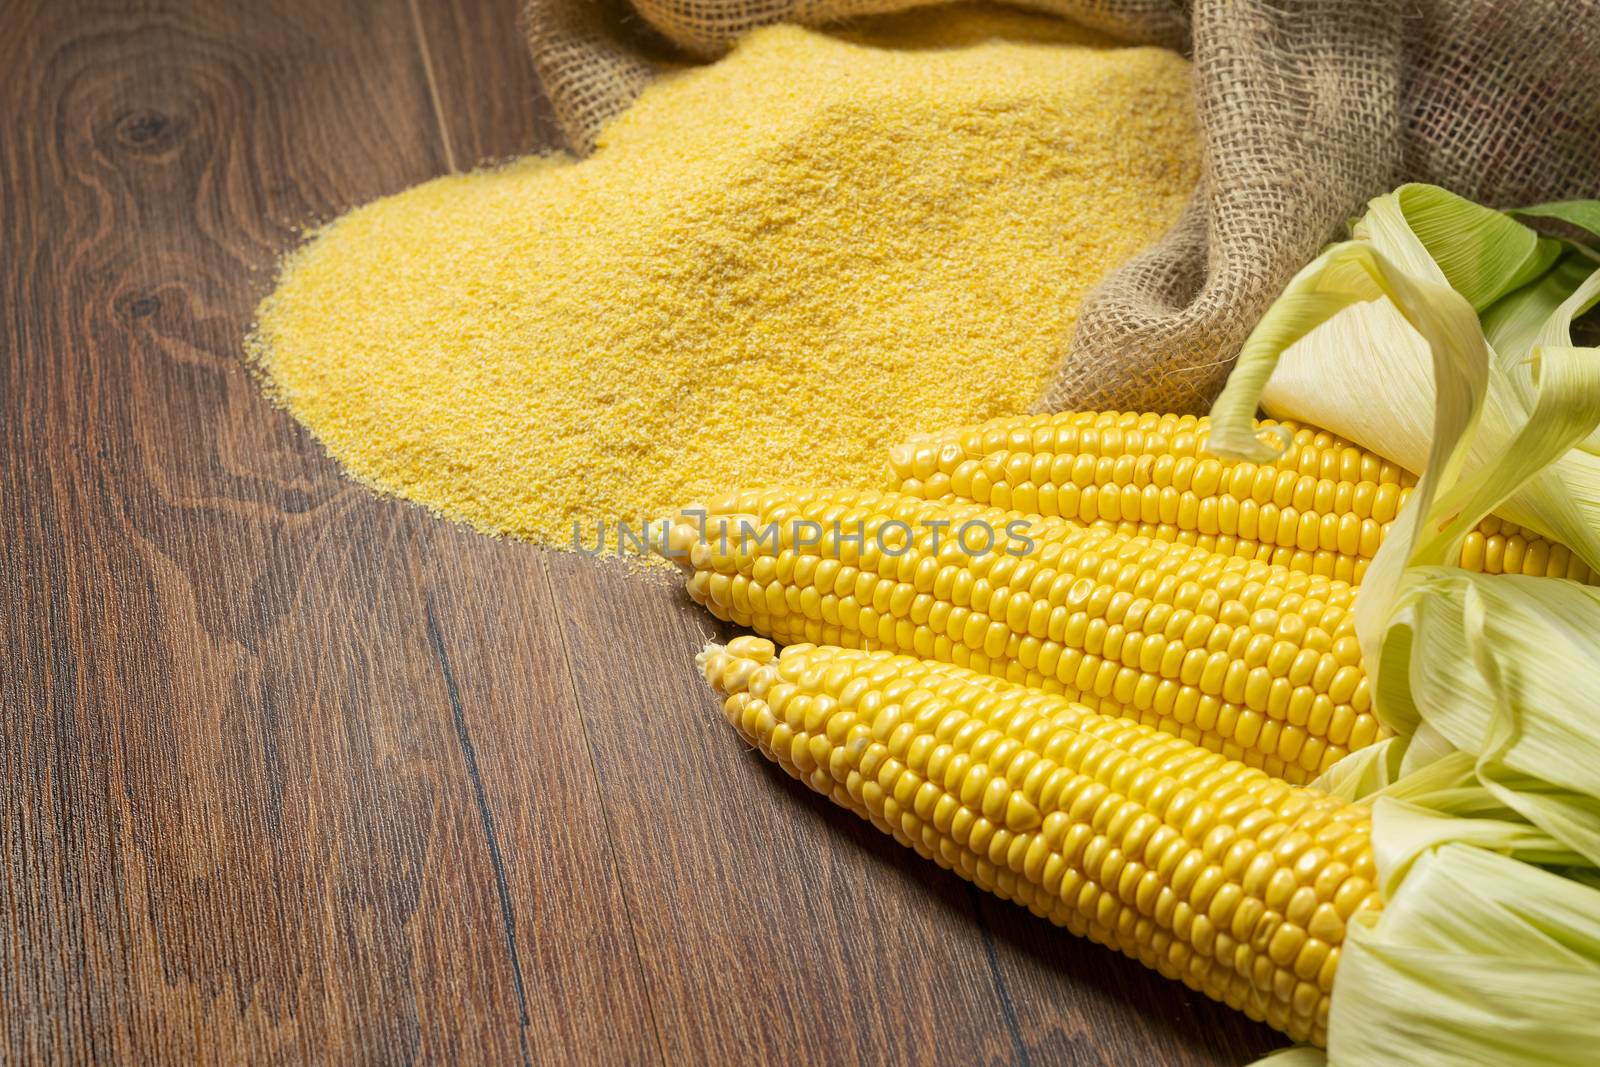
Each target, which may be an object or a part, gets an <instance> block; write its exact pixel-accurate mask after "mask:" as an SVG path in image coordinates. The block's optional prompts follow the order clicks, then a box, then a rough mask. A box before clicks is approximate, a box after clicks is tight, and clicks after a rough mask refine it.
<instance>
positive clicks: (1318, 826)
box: [698, 637, 1381, 1044]
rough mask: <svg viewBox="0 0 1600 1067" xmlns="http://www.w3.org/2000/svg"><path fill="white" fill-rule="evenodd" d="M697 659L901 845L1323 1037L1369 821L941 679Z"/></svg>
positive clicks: (934, 669) (1359, 899)
mask: <svg viewBox="0 0 1600 1067" xmlns="http://www.w3.org/2000/svg"><path fill="white" fill-rule="evenodd" d="M698 662H699V666H700V668H701V670H702V672H703V673H704V674H705V676H706V679H707V680H708V681H709V682H710V683H711V685H712V686H713V687H714V688H715V689H716V690H718V691H719V692H720V693H722V694H724V695H725V698H726V699H725V701H724V704H723V711H724V714H725V715H726V717H727V719H728V721H729V722H730V723H732V724H733V725H734V727H735V728H736V729H738V730H739V732H740V733H741V734H742V735H743V736H744V737H745V738H746V739H747V740H748V741H750V742H752V743H754V744H755V745H757V746H758V747H759V748H760V749H761V751H762V753H763V754H765V755H766V756H767V757H768V758H769V759H771V760H773V761H774V762H776V763H778V764H779V765H780V766H782V767H783V768H784V770H786V771H787V772H788V773H789V774H791V775H793V776H794V777H796V778H799V779H800V780H801V781H803V782H805V783H807V784H808V785H809V786H810V787H811V788H812V789H815V790H816V791H818V792H820V793H822V794H824V795H826V796H829V797H831V798H832V799H833V800H834V801H835V802H836V803H838V804H840V805H841V806H843V807H846V808H849V809H850V810H851V811H854V812H855V813H856V814H858V815H860V816H862V817H863V818H866V819H868V820H870V821H871V822H872V823H873V824H874V825H876V826H877V827H878V828H879V829H880V830H883V831H884V832H886V833H888V834H891V835H893V836H894V837H895V839H896V840H898V841H899V842H900V843H901V844H904V845H907V846H909V847H911V848H914V849H916V850H917V852H919V853H920V854H921V855H923V856H924V857H926V858H928V859H932V860H934V861H935V862H937V863H939V864H940V865H941V866H944V867H947V868H950V869H952V870H954V871H956V872H957V873H959V874H960V875H961V876H962V877H964V878H967V879H968V880H970V881H972V882H975V883H976V884H977V885H979V886H981V887H982V888H984V889H987V890H989V891H990V892H993V893H995V894H997V895H999V896H1001V897H1003V898H1005V899H1008V900H1015V901H1016V902H1018V903H1020V904H1022V905H1024V906H1026V907H1027V908H1029V909H1030V910H1031V911H1033V912H1034V913H1035V914H1037V915H1040V916H1043V917H1044V918H1047V919H1049V920H1050V921H1051V922H1054V923H1056V924H1057V925H1059V926H1065V927H1066V928H1067V929H1069V930H1071V931H1072V932H1073V933H1075V934H1078V935H1080V936H1087V937H1089V938H1092V939H1093V940H1095V941H1097V942H1100V943H1101V944H1104V945H1107V946H1109V947H1112V948H1115V949H1118V950H1120V951H1121V952H1123V953H1125V954H1127V955H1128V956H1131V957H1133V958H1134V959H1137V960H1139V961H1140V962H1142V963H1144V964H1145V965H1146V966H1148V967H1152V968H1154V969H1156V970H1157V971H1159V972H1160V973H1161V974H1163V975H1166V976H1167V977H1169V978H1175V979H1179V980H1181V981H1183V982H1184V983H1185V984H1186V985H1188V986H1189V987H1190V988H1192V989H1194V990H1197V991H1199V992H1202V993H1204V994H1206V995H1207V996H1209V997H1213V998H1215V999H1217V1000H1220V1001H1222V1002H1224V1003H1226V1004H1229V1005H1231V1006H1233V1007H1235V1008H1238V1009H1240V1010H1242V1011H1244V1012H1245V1013H1247V1014H1248V1015H1250V1017H1251V1018H1254V1019H1257V1020H1263V1021H1265V1022H1267V1023H1268V1024H1270V1025H1272V1026H1274V1027H1276V1028H1277V1029H1279V1030H1281V1031H1283V1032H1284V1033H1286V1034H1288V1035H1289V1036H1290V1037H1292V1038H1294V1039H1295V1040H1299V1041H1312V1042H1314V1043H1316V1044H1325V1043H1326V1037H1327V1025H1328V1004H1329V995H1330V994H1331V993H1332V991H1333V988H1334V977H1335V974H1336V972H1337V969H1338V965H1339V954H1340V946H1341V943H1342V941H1343V938H1344V931H1345V927H1346V924H1347V923H1348V922H1349V921H1350V918H1351V916H1352V915H1354V914H1355V913H1356V912H1358V911H1361V910H1363V909H1376V908H1378V907H1380V906H1381V901H1380V897H1379V894H1378V892H1377V891H1376V889H1375V888H1374V885H1375V882H1376V872H1375V868H1374V864H1373V854H1372V846H1371V820H1370V815H1369V812H1368V809H1366V808H1365V807H1362V806H1360V805H1355V804H1350V803H1347V802H1345V801H1342V800H1339V799H1337V798H1335V797H1332V796H1329V795H1327V794H1324V793H1322V792H1320V791H1318V790H1313V789H1303V788H1295V787H1293V786H1290V785H1288V784H1287V783H1284V782H1281V781H1278V780H1276V779H1274V778H1271V777H1269V776H1268V775H1266V774H1264V773H1262V772H1261V771H1259V770H1255V769H1252V768H1248V767H1245V766H1243V765H1241V764H1239V763H1237V762H1235V761H1232V760H1228V759H1225V758H1224V757H1222V756H1220V755H1217V754H1214V753H1210V752H1207V751H1205V750H1204V749H1201V748H1197V747H1196V746H1194V745H1191V744H1189V743H1187V742H1185V741H1182V740H1180V739H1178V738H1175V737H1171V736H1168V735H1166V734H1164V733H1162V732H1160V731H1158V730H1155V729H1152V728H1151V727H1149V726H1144V725H1140V724H1136V723H1131V722H1128V721H1126V720H1123V719H1115V718H1110V717H1106V716H1102V715H1098V714H1095V713H1094V712H1092V711H1090V710H1089V709H1088V708H1085V707H1083V706H1082V705H1078V704H1074V703H1072V702H1070V701H1068V700H1066V699H1064V698H1063V697H1061V696H1057V695H1053V694H1049V693H1043V692H1039V691H1036V690H1030V689H1026V688H1022V687H1018V686H1013V685H1009V684H1007V683H1004V682H1000V681H998V680H996V679H992V678H988V677H985V676H983V675H979V674H975V673H973V672H971V671H968V670H965V669H963V668H960V667H956V666H953V665H948V664H939V663H932V662H929V661H926V660H918V659H914V658H912V657H909V656H900V655H894V654H892V653H888V652H865V651H856V650H848V649H840V648H830V647H818V646H812V645H791V646H789V647H788V648H786V649H784V651H783V654H782V656H781V657H779V656H777V655H776V654H775V651H774V649H773V646H772V644H771V642H769V641H766V640H763V639H761V638H755V637H741V638H737V639H735V640H733V641H732V642H730V643H729V644H728V645H727V647H726V648H721V647H719V646H716V645H712V646H709V647H708V648H707V649H706V651H705V652H703V653H701V655H700V657H699V661H698Z"/></svg>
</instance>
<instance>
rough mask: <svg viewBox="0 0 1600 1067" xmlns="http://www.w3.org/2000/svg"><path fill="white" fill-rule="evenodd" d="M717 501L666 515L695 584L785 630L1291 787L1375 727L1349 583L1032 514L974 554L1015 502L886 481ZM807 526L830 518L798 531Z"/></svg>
mask: <svg viewBox="0 0 1600 1067" xmlns="http://www.w3.org/2000/svg"><path fill="white" fill-rule="evenodd" d="M710 514H711V519H710V521H709V523H708V524H707V525H706V527H705V528H704V529H701V528H699V526H698V525H697V522H696V521H691V520H686V521H683V522H680V523H679V524H677V525H676V526H674V527H673V534H672V540H673V543H674V545H675V547H677V548H678V549H679V550H681V551H686V553H687V558H686V559H682V560H680V562H683V563H685V564H686V566H687V567H688V569H689V578H688V582H687V588H688V591H689V595H690V596H691V597H692V598H693V599H694V600H695V601H697V602H698V603H701V604H703V605H705V606H706V607H707V608H708V609H709V610H710V611H711V612H712V613H713V614H714V615H716V616H717V617H719V618H722V619H725V620H728V621H731V622H734V623H737V624H739V625H741V626H746V627H749V628H751V629H753V630H755V631H756V632H757V633H759V634H761V635H763V636H767V637H771V638H773V639H774V640H776V641H778V642H779V643H782V644H790V643H797V642H809V643H813V644H829V645H843V646H847V647H856V648H867V649H877V648H883V649H890V650H893V651H898V652H905V653H910V654H914V655H917V656H920V657H922V658H924V659H934V660H938V661H941V662H946V663H954V664H957V665H960V666H968V667H971V668H972V669H974V670H976V671H979V672H980V673H988V674H993V675H995V676H997V677H1001V678H1004V679H1007V680H1009V681H1012V682H1015V683H1018V684H1023V685H1028V686H1032V687H1034V688H1039V689H1044V690H1046V691H1050V692H1056V693H1061V694H1064V695H1066V696H1067V697H1068V698H1070V699H1073V700H1077V701H1081V702H1083V703H1085V704H1087V705H1089V706H1090V707H1091V708H1093V709H1095V710H1098V711H1103V712H1105V713H1106V714H1111V715H1120V716H1124V717H1127V718H1132V719H1136V720H1138V721H1140V722H1144V723H1147V724H1148V725H1151V726H1156V727H1159V728H1161V729H1163V730H1165V731H1167V732H1168V733H1171V734H1174V735H1176V736H1178V737H1181V738H1183V739H1185V740H1187V741H1190V742H1192V743H1194V744H1199V745H1204V746H1205V747H1207V748H1210V749H1212V750H1214V751H1217V752H1221V753H1222V754H1224V755H1226V756H1228V757H1229V758H1232V759H1238V760H1240V761H1242V762H1245V763H1247V764H1249V765H1251V766H1256V767H1261V768H1263V769H1265V770H1266V771H1267V772H1268V773H1270V774H1273V775H1276V776H1278V777H1282V778H1285V779H1286V780H1289V781H1291V782H1304V781H1309V780H1310V779H1311V778H1313V777H1315V775H1316V774H1318V773H1320V772H1321V771H1322V770H1324V769H1325V768H1327V767H1328V766H1330V765H1332V764H1333V763H1334V762H1335V761H1336V760H1338V759H1339V758H1340V757H1341V756H1343V755H1345V754H1346V753H1347V752H1349V751H1352V750H1354V749H1357V748H1361V747H1363V746H1365V745H1368V744H1370V743H1372V742H1373V741H1375V740H1377V739H1379V738H1380V737H1382V736H1385V735H1386V732H1385V731H1384V730H1383V729H1382V728H1381V727H1380V725H1379V723H1378V721H1377V719H1376V717H1375V716H1374V715H1373V714H1372V709H1371V698H1370V693H1369V690H1368V685H1367V680H1366V675H1365V671H1364V670H1363V668H1362V664H1361V653H1360V647H1359V644H1358V642H1357V640H1356V637H1355V633H1354V615H1353V611H1352V609H1353V606H1354V597H1355V591H1354V590H1353V589H1352V588H1351V587H1350V586H1348V585H1346V584H1345V583H1343V582H1338V581H1333V580H1330V579H1327V578H1323V577H1319V576H1316V575H1310V574H1306V573H1303V572H1297V571H1291V570H1288V569H1287V568H1283V567H1275V566H1272V565H1270V564H1266V563H1262V562H1259V561H1250V560H1245V559H1239V558H1230V557H1224V556H1220V555H1217V554H1215V553H1210V552H1205V551H1203V550H1201V549H1198V548H1193V547H1190V546H1188V545H1183V544H1176V543H1169V542H1163V541H1153V540H1150V539H1147V538H1141V537H1126V536H1122V535H1119V534H1116V533H1113V532H1110V531H1107V530H1103V529H1100V530H1097V529H1085V528H1083V527H1079V526H1076V525H1074V524H1071V523H1067V522H1064V521H1062V520H1059V519H1055V520H1044V521H1037V522H1034V523H1032V524H1031V525H1026V529H1027V530H1028V531H1029V536H1030V537H1031V538H1032V539H1033V541H1034V543H1033V545H1032V547H1031V548H1030V549H1028V550H1027V551H1025V552H1023V553H1022V554H1020V555H1013V554H1011V549H1012V548H1017V547H1019V546H1018V545H1016V544H1014V543H1006V544H1002V543H1001V542H1000V541H998V540H997V541H996V543H995V546H994V548H993V550H992V551H988V552H981V553H968V552H966V551H963V550H962V548H961V546H960V542H959V539H958V538H957V537H956V536H954V531H956V530H958V529H960V528H961V527H962V526H963V525H965V524H968V523H974V524H977V525H978V526H980V527H983V528H986V529H989V530H995V531H1003V530H1005V529H1006V528H1007V527H1008V524H1010V523H1012V522H1013V521H1016V520H1019V518H1020V517H1019V516H1016V515H1014V514H1008V513H1003V512H998V511H994V510H992V509H982V508H978V507H976V506H973V505H955V506H952V505H947V504H940V503H933V502H928V501H922V500H917V499H915V498H912V497H906V496H901V495H898V494H886V493H872V492H853V491H847V490H838V491H828V490H782V489H779V490H770V491H764V492H763V491H750V492H743V493H738V494H734V495H733V496H731V497H729V498H727V499H726V500H723V501H719V502H717V503H716V504H715V505H714V506H713V507H712V508H711V509H710ZM804 523H810V524H812V525H813V527H814V528H815V529H816V530H817V531H824V530H825V531H827V533H826V534H825V535H823V536H821V537H820V540H819V541H818V542H817V543H805V542H804V541H803V540H802V538H801V537H799V536H797V531H798V530H799V527H800V526H801V525H802V524H804ZM939 523H942V524H943V527H942V528H943V529H944V530H945V531H946V532H945V536H944V538H943V539H942V540H941V541H938V543H935V541H936V538H937V536H938V535H937V533H936V532H935V525H936V524H939ZM835 524H837V528H838V529H842V530H846V531H859V532H861V533H862V534H864V537H863V539H862V543H861V544H859V545H858V544H855V543H852V542H850V541H849V540H846V539H843V538H840V537H836V536H835V533H834V531H835ZM897 524H898V525H897ZM741 529H742V530H743V531H745V532H760V531H767V532H769V533H770V534H771V535H772V536H771V537H770V538H769V539H767V540H757V539H755V538H752V537H749V536H745V537H741V536H740V532H741ZM880 535H881V536H880Z"/></svg>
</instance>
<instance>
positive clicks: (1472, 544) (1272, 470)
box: [888, 412, 1594, 583]
mask: <svg viewBox="0 0 1600 1067" xmlns="http://www.w3.org/2000/svg"><path fill="white" fill-rule="evenodd" d="M1257 426H1258V428H1260V429H1268V428H1274V427H1276V428H1278V429H1279V430H1280V431H1281V432H1285V433H1287V434H1288V435H1289V439H1290V442H1291V443H1290V446H1289V449H1288V451H1287V452H1285V453H1284V455H1283V457H1282V458H1281V459H1280V460H1279V461H1278V462H1277V463H1275V464H1261V465H1257V464H1254V463H1243V462H1240V463H1235V462H1232V461H1229V460H1219V459H1216V458H1214V457H1211V456H1207V455H1206V453H1205V445H1206V438H1207V437H1208V435H1209V433H1210V420H1209V419H1207V418H1204V417H1198V418H1197V417H1195V416H1193V415H1148V414H1146V415H1137V414H1129V413H1118V412H1071V413H1063V414H1058V415H1033V416H1019V417H1015V418H1005V419H995V420H993V421H991V422H987V423H984V424H983V425H981V426H973V427H966V428H962V429H956V430H950V431H946V432H942V433H936V434H930V435H927V436H924V437H919V438H916V439H914V440H911V441H908V442H906V443H904V444H901V445H897V446H896V447H895V448H893V449H891V450H890V453H889V474H888V485H889V487H890V488H892V489H894V490H896V491H898V492H903V493H907V494H909V495H911V496H917V497H921V498H923V499H927V500H944V499H958V500H969V501H972V502H974V503H978V504H984V505H990V506H993V507H998V508H1001V509H1002V510H1015V511H1022V512H1036V513H1038V514H1041V515H1052V516H1061V517H1063V518H1067V519H1072V520H1074V521H1077V522H1081V523H1086V524H1089V523H1103V524H1105V525H1107V526H1108V527H1109V528H1111V529H1114V530H1116V531H1118V532H1120V533H1125V534H1138V535H1143V536H1149V537H1154V538H1159V539H1162V540H1169V541H1171V540H1177V541H1182V542H1184V543H1185V544H1192V545H1197V546H1199V547H1201V548H1206V549H1209V550H1211V551H1214V552H1222V553H1224V554H1227V555H1241V556H1245V557H1247V558H1250V559H1261V560H1266V561H1269V562H1272V563H1280V564H1284V565H1286V566H1290V567H1293V568H1296V569H1305V570H1310V571H1312V572H1314V573H1317V574H1322V575H1326V576H1328V577H1333V578H1338V579H1341V580H1343V581H1347V582H1351V583H1359V582H1360V581H1361V579H1362V577H1363V576H1364V574H1365V573H1366V568H1367V564H1368V563H1369V562H1370V561H1371V560H1372V558H1373V556H1374V555H1375V554H1376V553H1377V551H1378V547H1379V546H1380V545H1381V544H1382V543H1383V538H1384V535H1385V533H1386V532H1387V531H1388V529H1389V526H1390V525H1391V523H1392V522H1393V521H1394V518H1395V516H1396V515H1397V514H1398V513H1399V511H1400V509H1401V508H1402V507H1404V506H1405V503H1406V500H1407V499H1408V498H1409V497H1410V495H1411V490H1412V488H1413V487H1414V486H1415V485H1416V478H1415V477H1414V476H1413V475H1412V474H1411V473H1410V472H1408V471H1405V470H1403V469H1401V468H1400V467H1398V466H1396V465H1395V464H1393V463H1390V462H1388V461H1387V460H1385V459H1383V458H1382V457H1381V456H1378V455H1376V454H1374V453H1372V452H1368V451H1366V450H1365V449H1362V448H1359V447H1357V446H1355V445H1353V444H1351V443H1350V442H1348V441H1345V440H1343V439H1341V438H1338V437H1335V436H1334V435H1333V434H1330V433H1326V432H1324V431H1321V430H1318V429H1315V428H1314V427H1308V426H1299V425H1296V424H1295V423H1292V422H1282V423H1274V422H1272V421H1271V420H1263V421H1261V422H1259V423H1258V424H1257ZM1460 563H1461V566H1463V567H1464V568H1466V569H1467V570H1471V571H1481V572H1484V573H1487V574H1500V573H1511V574H1530V575H1538V576H1541V577H1560V578H1573V579H1576V580H1578V581H1585V582H1588V581H1593V579H1594V576H1593V575H1592V574H1591V573H1590V571H1589V568H1588V567H1587V566H1585V565H1584V563H1583V561H1582V560H1580V559H1579V558H1578V557H1577V556H1575V555H1573V554H1572V552H1571V551H1569V550H1568V549H1567V548H1566V547H1565V546H1564V545H1560V544H1557V543H1554V542H1552V541H1550V540H1548V539H1546V538H1543V537H1540V536H1538V535H1537V534H1533V533H1530V532H1528V531H1525V530H1523V529H1521V528H1519V527H1517V526H1513V525H1512V524H1510V523H1507V522H1503V521H1501V520H1500V519H1497V518H1493V517H1491V518H1489V519H1487V520H1485V521H1484V522H1483V523H1482V524H1481V525H1480V526H1479V528H1478V529H1477V530H1475V531H1473V532H1472V533H1471V534H1469V535H1468V536H1467V539H1466V543H1465V544H1464V545H1463V547H1462V550H1461V559H1460Z"/></svg>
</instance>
